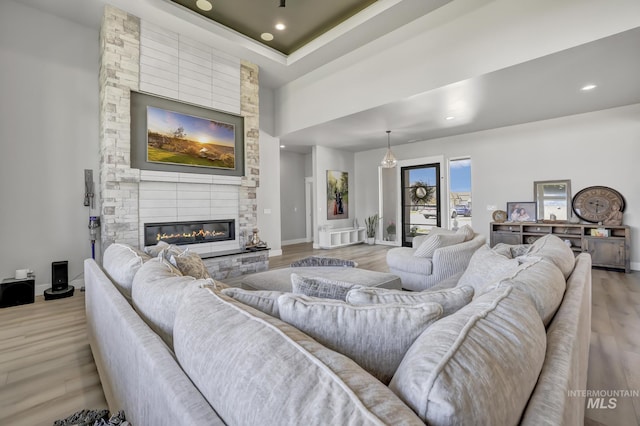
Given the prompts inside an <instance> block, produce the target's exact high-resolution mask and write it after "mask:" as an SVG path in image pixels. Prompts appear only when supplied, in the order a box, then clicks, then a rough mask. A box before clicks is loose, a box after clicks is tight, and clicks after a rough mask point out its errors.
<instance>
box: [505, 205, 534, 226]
mask: <svg viewBox="0 0 640 426" xmlns="http://www.w3.org/2000/svg"><path fill="white" fill-rule="evenodd" d="M507 221H509V222H535V221H536V203H535V201H518V202H514V201H511V202H507Z"/></svg>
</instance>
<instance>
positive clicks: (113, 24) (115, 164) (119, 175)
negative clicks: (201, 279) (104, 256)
mask: <svg viewBox="0 0 640 426" xmlns="http://www.w3.org/2000/svg"><path fill="white" fill-rule="evenodd" d="M139 62H140V19H139V18H137V17H135V16H132V15H129V14H128V13H126V12H124V11H122V10H119V9H116V8H114V7H111V6H106V7H105V10H104V14H103V18H102V28H101V31H100V198H101V202H102V208H101V218H102V227H101V236H102V250H103V251H102V252H104V250H105V249H106V248H107V247H108V246H109V245H110V244H112V243H114V242H122V243H127V244H131V245H132V246H134V247H137V246H138V238H139V236H138V182H139V180H140V171H139V170H138V169H131V167H130V161H131V155H130V151H131V114H130V100H131V96H130V93H131V92H130V91H131V90H138V84H139V73H140V71H139Z"/></svg>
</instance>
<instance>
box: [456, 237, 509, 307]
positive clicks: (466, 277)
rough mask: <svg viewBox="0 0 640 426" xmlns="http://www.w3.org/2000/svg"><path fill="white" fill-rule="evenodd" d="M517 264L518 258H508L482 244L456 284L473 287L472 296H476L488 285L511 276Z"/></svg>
mask: <svg viewBox="0 0 640 426" xmlns="http://www.w3.org/2000/svg"><path fill="white" fill-rule="evenodd" d="M519 264H520V263H519V262H518V260H516V259H509V258H507V257H505V256H503V255H501V254H499V253H497V252H495V251H493V250H491V249H490V248H489V246H487V245H483V246H482V247H480V248H479V249H478V250H476V251H475V253H473V256H471V260H470V261H469V266H467V269H466V270H465V271H464V273H463V274H462V276H461V277H460V280H459V281H458V284H457V286H458V287H463V286H470V287H473V289H474V296H473V297H474V298H475V297H478V296H479V295H481V294H482V293H484V292H485V290H486V288H488V286H490V285H492V284H496V283H497V282H499V281H500V280H501V279H504V278H507V277H509V276H511V275H512V274H513V273H514V272H515V271H516V270H517V269H518V265H519Z"/></svg>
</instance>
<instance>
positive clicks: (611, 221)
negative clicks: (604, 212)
mask: <svg viewBox="0 0 640 426" xmlns="http://www.w3.org/2000/svg"><path fill="white" fill-rule="evenodd" d="M602 223H603V225H609V226H618V225H622V212H621V211H620V205H619V204H618V203H614V204H613V205H612V206H611V213H610V214H609V216H607V218H606V219H605V220H604V221H603V222H602Z"/></svg>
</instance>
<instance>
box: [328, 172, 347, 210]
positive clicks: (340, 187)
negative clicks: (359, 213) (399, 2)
mask: <svg viewBox="0 0 640 426" xmlns="http://www.w3.org/2000/svg"><path fill="white" fill-rule="evenodd" d="M335 219H349V173H347V172H338V171H335V170H327V220H335Z"/></svg>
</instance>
